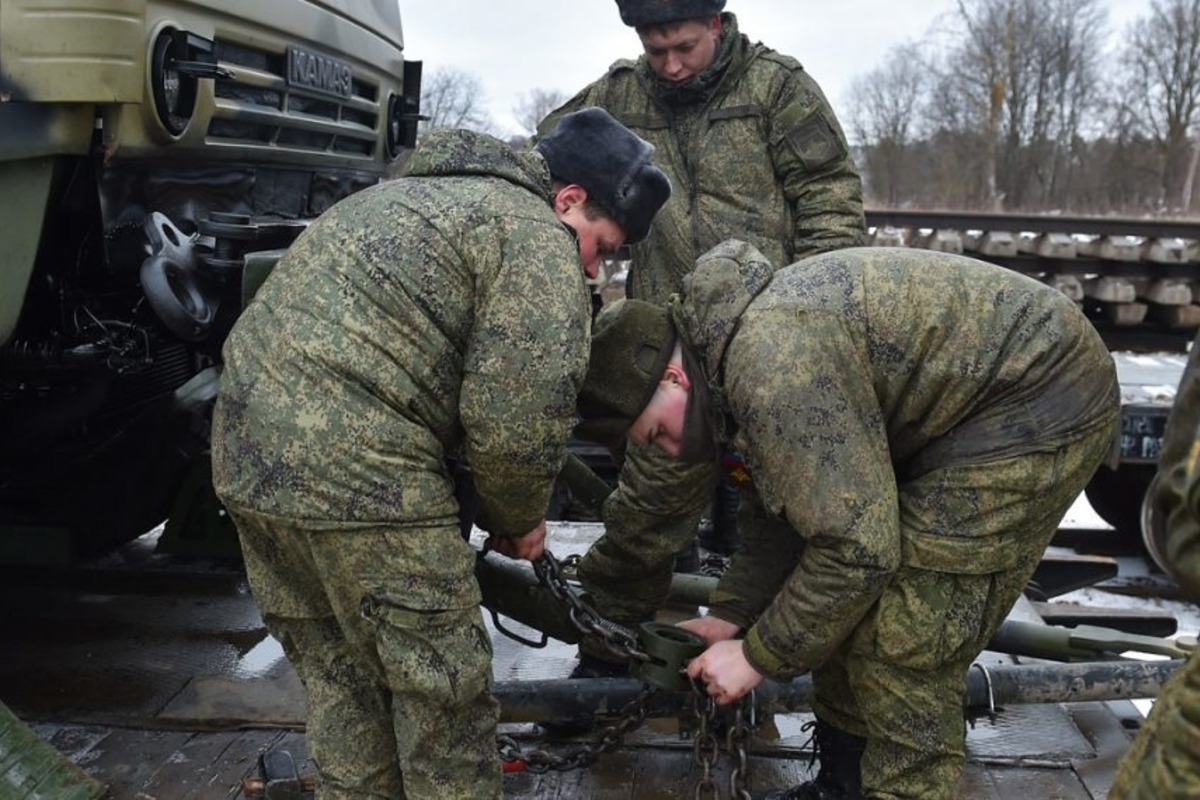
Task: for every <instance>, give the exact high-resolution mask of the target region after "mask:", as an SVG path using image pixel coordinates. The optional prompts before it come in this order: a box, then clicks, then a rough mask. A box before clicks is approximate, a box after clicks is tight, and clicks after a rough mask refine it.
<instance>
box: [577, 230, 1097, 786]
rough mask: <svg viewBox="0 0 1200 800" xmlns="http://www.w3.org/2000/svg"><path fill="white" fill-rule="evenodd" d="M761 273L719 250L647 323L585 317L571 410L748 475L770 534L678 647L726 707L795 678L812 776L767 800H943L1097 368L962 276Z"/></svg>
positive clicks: (869, 265)
mask: <svg viewBox="0 0 1200 800" xmlns="http://www.w3.org/2000/svg"><path fill="white" fill-rule="evenodd" d="M772 269H773V268H772V265H771V264H770V263H768V262H767V261H765V260H764V259H763V258H762V256H761V255H760V254H759V253H758V252H756V251H755V250H754V249H753V248H751V247H749V246H748V245H745V244H744V243H741V242H727V243H724V244H722V245H721V246H719V247H717V248H715V249H714V250H713V251H712V252H710V253H708V254H706V255H705V256H704V257H702V258H701V259H700V260H699V262H698V263H697V265H696V270H695V272H694V273H693V275H692V276H691V277H690V278H689V280H688V281H687V282H686V284H685V288H684V292H683V294H682V295H681V296H680V297H679V298H678V299H675V300H673V301H672V303H671V304H670V305H669V306H668V308H667V309H666V310H664V309H661V308H660V307H658V306H654V305H651V304H648V303H639V302H638V301H636V300H625V301H621V303H620V305H614V306H612V307H610V308H609V309H608V310H606V311H604V312H601V314H600V316H599V317H597V319H596V322H595V325H594V335H593V343H592V360H591V362H590V364H589V365H588V373H587V378H586V379H585V381H584V389H583V393H582V394H581V396H580V409H581V412H582V413H583V414H584V416H585V419H586V420H587V422H586V425H587V427H588V429H589V430H591V431H595V430H596V429H598V428H603V427H608V428H609V429H610V430H611V429H613V428H617V429H621V428H627V429H628V432H629V438H630V440H631V441H633V442H636V443H638V444H642V445H654V446H657V447H658V448H660V449H662V450H663V451H664V452H666V453H667V454H669V455H675V456H683V457H693V456H698V455H700V454H703V453H704V451H705V450H706V449H708V450H710V451H711V443H712V442H713V441H714V440H718V441H720V443H721V444H722V445H724V446H732V448H733V449H734V450H736V452H738V453H741V454H743V456H744V459H745V470H746V471H747V473H748V475H749V476H750V479H751V480H752V482H753V485H754V489H755V491H756V493H757V494H758V496H759V498H760V499H761V500H762V503H763V505H764V507H765V508H766V510H767V512H768V514H769V515H770V519H769V520H765V521H764V522H763V523H761V524H759V525H756V526H754V527H753V528H746V529H744V530H743V536H744V540H743V542H742V546H741V548H740V549H739V550H738V552H737V553H736V554H735V555H734V557H733V561H732V563H731V564H730V567H729V569H728V571H726V573H725V574H724V576H722V578H721V581H720V583H719V584H718V586H717V589H716V591H715V592H714V594H713V597H712V601H711V605H710V611H709V614H708V616H705V617H700V618H698V619H695V620H689V621H687V622H684V623H681V624H682V625H683V626H684V627H686V628H688V629H689V630H691V631H693V632H694V633H696V634H697V635H699V636H701V638H703V639H704V640H705V642H706V643H707V644H708V645H709V647H708V649H707V650H706V651H705V652H704V653H702V654H701V655H700V656H698V657H697V658H695V659H693V660H692V661H691V662H690V663H689V665H688V673H689V675H690V676H691V677H693V678H698V679H700V680H702V681H703V682H704V683H705V684H706V686H707V690H708V693H709V694H710V695H711V696H712V697H714V698H715V699H716V701H717V702H718V703H720V704H727V703H731V702H733V701H735V700H737V699H738V698H740V697H742V696H743V695H745V694H746V693H747V692H749V691H750V690H751V689H753V688H754V687H755V686H757V685H758V684H759V682H761V681H762V680H763V679H764V678H765V677H771V678H776V679H779V680H787V679H791V678H792V677H794V676H796V675H798V674H800V673H803V672H806V671H809V670H812V671H813V684H814V694H813V699H812V707H813V710H814V712H815V713H816V716H817V728H816V742H817V749H818V754H819V756H818V757H819V758H820V762H821V769H820V773H819V775H818V777H817V779H816V781H815V783H808V784H804V785H803V786H800V787H796V788H793V789H790V790H787V791H784V792H781V793H777V794H775V795H774V797H776V798H793V799H798V798H811V799H812V800H816V799H818V798H834V799H835V800H840V799H841V798H858V797H869V798H920V799H921V800H936V798H953V797H955V796H957V786H958V781H959V777H960V776H961V773H962V766H963V758H964V723H963V709H962V697H963V692H964V691H965V688H966V686H965V682H966V679H965V675H966V671H967V669H968V667H969V666H970V664H971V663H972V661H973V660H974V659H975V658H976V656H978V654H979V653H980V651H981V650H982V649H983V648H984V646H985V645H986V644H987V642H988V640H989V639H990V638H991V636H992V634H993V632H994V631H995V630H996V629H997V628H998V627H999V625H1000V623H1001V622H1002V621H1003V620H1004V618H1005V616H1006V615H1007V613H1008V611H1009V609H1010V608H1011V607H1012V604H1013V603H1014V602H1015V601H1016V599H1017V597H1018V596H1019V595H1020V594H1021V591H1022V590H1023V589H1024V587H1025V584H1026V582H1027V581H1028V580H1029V578H1030V576H1031V575H1032V574H1033V571H1034V569H1035V568H1036V567H1037V564H1038V561H1039V560H1040V559H1041V556H1042V553H1043V551H1044V550H1045V547H1046V545H1047V544H1048V543H1049V541H1050V539H1051V537H1052V536H1053V535H1054V532H1055V530H1056V528H1057V527H1058V524H1059V522H1060V521H1061V519H1062V517H1063V514H1064V513H1065V512H1066V511H1067V509H1068V508H1069V507H1070V506H1071V503H1072V502H1074V500H1075V498H1076V497H1077V496H1078V495H1079V492H1080V491H1082V489H1083V487H1084V485H1085V484H1086V483H1087V481H1088V480H1089V478H1091V475H1092V473H1093V472H1094V471H1095V469H1096V467H1097V466H1098V465H1099V464H1100V462H1101V460H1102V458H1103V457H1104V456H1105V455H1106V454H1107V453H1108V451H1109V449H1110V448H1111V446H1112V441H1113V437H1114V436H1115V435H1116V425H1117V422H1118V418H1119V408H1118V389H1117V379H1116V371H1115V369H1114V367H1113V361H1112V358H1111V356H1110V355H1109V353H1108V350H1107V349H1106V348H1105V346H1104V343H1103V341H1101V339H1100V337H1099V335H1098V334H1097V333H1096V330H1095V329H1094V328H1093V327H1092V325H1091V323H1089V322H1088V320H1087V319H1086V318H1085V317H1084V316H1083V314H1082V313H1080V311H1079V310H1078V309H1077V308H1076V307H1075V305H1074V304H1073V303H1072V302H1071V301H1070V300H1069V299H1068V298H1066V297H1064V296H1063V295H1062V293H1061V292H1059V291H1057V290H1055V289H1053V288H1052V287H1049V286H1046V285H1044V284H1041V283H1039V282H1037V281H1035V280H1032V279H1030V278H1027V277H1025V276H1022V275H1019V274H1017V273H1014V272H1011V271H1008V270H1005V269H1003V268H1001V267H997V266H994V265H991V264H985V263H983V262H980V261H975V260H973V259H969V258H964V257H962V256H953V255H947V254H941V253H932V252H921V251H913V250H907V249H904V248H853V249H847V250H840V251H837V252H834V253H824V254H821V255H816V256H811V257H809V258H807V259H803V260H801V261H799V262H797V263H796V264H793V265H791V266H790V267H786V268H784V269H781V270H780V271H779V272H777V273H775V274H774V276H772ZM706 409H708V410H707V411H706ZM605 420H608V423H607V424H606V422H605ZM631 421H632V425H630V422H631ZM581 432H582V430H581ZM735 637H742V638H735Z"/></svg>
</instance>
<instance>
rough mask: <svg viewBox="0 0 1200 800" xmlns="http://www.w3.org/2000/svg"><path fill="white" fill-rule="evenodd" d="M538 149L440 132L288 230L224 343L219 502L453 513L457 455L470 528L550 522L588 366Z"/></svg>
mask: <svg viewBox="0 0 1200 800" xmlns="http://www.w3.org/2000/svg"><path fill="white" fill-rule="evenodd" d="M550 199H551V193H550V177H549V171H548V169H547V168H546V165H545V162H544V161H543V160H542V158H541V156H540V155H538V154H536V153H532V152H527V153H517V152H514V151H513V150H512V149H510V148H509V147H507V146H505V145H504V144H502V143H501V142H499V141H497V140H495V139H493V138H491V137H488V136H483V135H481V134H473V133H469V132H466V131H442V132H438V133H435V134H432V135H430V136H429V137H428V140H427V141H426V142H425V144H423V145H422V146H421V147H420V148H419V149H418V150H417V151H416V152H415V153H414V154H413V155H412V156H411V157H410V159H409V162H408V164H407V165H406V167H405V175H404V177H401V178H399V179H396V180H393V181H388V182H385V183H382V184H379V185H377V186H374V187H371V188H370V189H366V190H364V191H362V192H359V193H358V194H355V195H353V196H351V197H349V198H347V199H346V200H344V201H342V202H341V203H339V204H338V205H337V206H335V207H334V208H332V209H330V210H329V211H328V212H326V213H325V214H324V215H322V216H321V217H320V218H319V219H318V220H317V221H316V222H315V223H314V224H313V225H312V226H310V227H309V228H308V230H307V231H305V233H304V234H302V235H301V236H300V238H299V239H297V240H296V242H295V243H294V244H293V246H292V247H291V248H290V249H289V250H288V252H287V253H286V254H285V256H284V257H283V259H282V260H281V261H280V262H279V264H278V265H277V267H276V268H275V270H274V271H273V272H272V274H271V275H270V277H268V278H267V280H266V282H265V283H264V284H263V286H262V288H261V289H260V290H259V292H258V293H257V295H256V296H255V298H254V300H253V302H252V303H251V304H250V306H249V307H248V308H247V309H246V311H245V313H243V314H242V316H241V318H240V319H239V320H238V322H237V324H236V325H235V327H234V330H233V332H232V333H231V335H230V337H229V339H228V341H227V343H226V345H225V349H224V356H225V372H224V376H223V379H222V385H221V390H220V394H219V397H218V403H217V408H216V411H215V418H214V420H213V470H214V479H215V485H216V487H217V489H218V492H219V494H220V495H221V497H222V499H224V500H226V502H232V503H234V504H237V505H239V506H242V507H246V508H250V509H254V510H257V511H260V512H264V513H269V514H276V515H280V516H285V517H291V518H304V519H314V520H362V521H388V522H398V523H401V524H402V523H404V522H405V521H409V520H411V521H412V522H413V524H430V523H431V522H432V523H434V524H443V523H446V522H447V521H449V522H450V523H453V520H454V515H455V513H456V505H455V503H454V501H453V496H452V489H453V486H452V483H451V480H450V478H449V476H448V473H447V469H446V465H445V459H446V458H447V456H461V457H465V458H466V459H467V460H468V462H469V463H470V464H471V467H472V470H473V472H474V477H475V482H476V488H477V490H478V493H479V495H480V501H481V516H480V525H481V526H483V527H485V528H486V529H488V530H490V531H492V532H494V533H497V534H500V535H520V534H523V533H526V532H527V531H529V530H531V529H532V528H533V527H534V526H535V525H536V524H537V523H538V522H539V521H540V520H541V519H542V517H543V516H544V514H545V511H546V507H547V504H548V500H549V496H550V492H551V489H552V484H553V480H554V478H555V476H556V475H557V473H558V471H559V468H560V467H561V465H562V463H563V461H564V459H565V458H566V443H567V438H568V434H569V430H570V425H571V422H572V417H573V412H574V407H575V396H576V394H577V393H578V389H579V385H580V383H581V382H582V378H583V373H584V369H585V367H586V363H587V355H588V349H587V348H588V339H589V335H590V333H589V331H590V311H589V309H590V305H589V301H588V291H587V288H586V286H585V284H584V280H583V273H582V269H581V266H580V262H579V256H578V248H577V246H576V243H575V240H574V237H573V235H572V233H571V232H570V231H569V229H568V228H566V227H565V226H564V225H562V224H561V223H560V222H559V221H558V219H557V217H556V216H555V214H554V212H553V210H552V208H551V205H550Z"/></svg>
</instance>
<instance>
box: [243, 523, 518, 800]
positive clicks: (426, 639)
mask: <svg viewBox="0 0 1200 800" xmlns="http://www.w3.org/2000/svg"><path fill="white" fill-rule="evenodd" d="M229 511H230V514H231V515H232V517H233V520H234V522H235V523H236V525H237V528H238V532H239V536H240V539H241V543H242V552H243V554H244V556H245V562H246V575H247V578H248V579H249V581H250V586H251V588H252V589H253V590H254V599H255V602H256V603H257V604H258V606H259V609H260V610H261V612H262V616H263V621H264V622H265V624H266V626H267V630H269V631H270V632H271V635H272V636H274V637H275V638H276V639H277V640H278V641H279V642H280V644H281V645H282V647H283V651H284V654H285V655H286V656H287V658H288V661H289V662H290V663H291V664H292V666H293V668H294V669H295V670H296V674H297V676H299V678H300V680H301V682H302V683H303V684H304V687H305V690H306V693H307V696H308V697H307V699H308V716H307V718H306V721H305V738H306V739H307V741H308V749H309V756H310V757H311V758H312V760H313V763H314V765H315V766H316V769H317V773H318V775H319V776H320V786H319V789H318V793H317V798H319V800H361V798H381V799H382V798H389V800H395V799H397V798H409V799H410V800H417V798H425V797H437V798H450V799H451V800H474V798H499V797H500V796H501V791H500V789H501V781H500V762H499V758H498V754H497V749H496V738H495V736H496V723H497V722H498V720H499V717H500V707H499V704H498V703H497V702H496V701H495V699H494V698H493V697H492V695H491V687H492V670H491V656H492V648H491V639H490V637H489V634H488V632H487V629H486V628H485V627H484V624H483V617H482V614H481V612H480V609H479V606H478V599H477V598H475V599H472V598H471V596H470V595H469V593H468V594H467V596H464V597H463V598H462V599H461V600H455V601H445V600H442V599H440V598H441V597H452V596H455V595H456V594H458V593H459V590H460V588H461V587H462V586H464V585H466V586H469V587H471V589H474V588H475V585H474V581H473V580H471V579H470V578H469V577H467V578H464V577H463V573H464V572H466V573H467V574H468V575H469V573H470V570H471V569H472V567H473V565H474V554H473V552H472V551H471V548H470V547H469V546H468V545H467V543H466V542H464V541H463V540H462V538H461V537H460V536H459V534H458V525H457V523H454V524H452V525H445V526H441V527H436V526H433V525H430V526H429V527H426V528H416V527H407V528H406V527H402V526H398V525H392V524H370V523H357V522H340V523H333V522H321V523H314V522H309V521H307V520H295V519H279V518H274V517H271V516H269V515H265V514H258V513H255V512H252V511H246V510H244V509H238V508H236V507H233V506H230V507H229ZM414 584H417V585H420V586H421V587H422V588H421V592H424V591H427V590H429V589H432V590H433V591H434V592H435V593H436V594H435V595H433V596H429V597H423V596H422V595H421V594H419V593H415V592H414V591H413V590H412V586H413V585H414ZM439 596H440V597H439Z"/></svg>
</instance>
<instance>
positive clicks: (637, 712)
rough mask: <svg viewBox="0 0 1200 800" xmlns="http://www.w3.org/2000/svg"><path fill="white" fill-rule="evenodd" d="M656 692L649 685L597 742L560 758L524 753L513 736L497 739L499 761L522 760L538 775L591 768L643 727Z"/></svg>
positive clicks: (540, 752) (544, 752)
mask: <svg viewBox="0 0 1200 800" xmlns="http://www.w3.org/2000/svg"><path fill="white" fill-rule="evenodd" d="M657 691H658V690H657V689H655V688H654V687H653V686H650V685H649V684H647V685H646V686H644V687H643V688H642V691H641V692H639V693H638V696H637V697H635V698H634V699H633V700H630V701H629V702H628V703H626V704H625V707H624V708H622V709H621V712H620V714H619V715H618V718H617V720H616V722H614V723H613V724H611V725H608V726H606V727H605V728H604V729H603V730H601V731H600V735H599V736H597V737H596V740H595V741H593V742H588V743H586V744H582V745H579V746H577V747H575V748H572V749H571V750H568V751H567V752H565V753H563V754H561V755H560V754H558V753H551V752H550V751H548V750H542V749H540V748H535V749H530V750H522V749H521V746H520V745H518V744H517V742H516V740H515V739H513V737H512V736H508V735H500V736H497V737H496V745H497V748H498V749H499V751H500V759H501V760H502V761H504V762H506V763H512V762H514V761H520V762H522V763H524V765H525V770H526V771H527V772H532V773H534V774H539V775H540V774H542V773H544V772H550V771H551V770H553V771H555V772H567V771H569V770H573V769H582V768H584V767H590V766H591V765H592V764H594V763H595V762H596V759H598V758H599V757H600V756H601V755H602V754H604V753H608V752H611V751H613V750H615V749H617V748H618V747H620V746H621V743H622V742H623V741H624V740H625V737H626V736H627V735H629V734H630V733H632V732H633V731H634V730H636V729H637V728H639V727H641V726H642V724H643V723H644V722H645V721H646V717H647V715H648V714H649V713H650V699H651V698H652V697H654V695H655V693H656V692H657Z"/></svg>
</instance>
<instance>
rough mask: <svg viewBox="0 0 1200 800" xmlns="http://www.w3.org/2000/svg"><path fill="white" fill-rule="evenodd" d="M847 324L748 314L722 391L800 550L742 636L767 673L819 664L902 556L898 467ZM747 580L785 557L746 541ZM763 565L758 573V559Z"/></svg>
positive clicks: (826, 317)
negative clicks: (798, 539)
mask: <svg viewBox="0 0 1200 800" xmlns="http://www.w3.org/2000/svg"><path fill="white" fill-rule="evenodd" d="M847 326H848V323H847V321H846V320H845V319H844V318H843V317H842V316H841V315H839V314H835V313H814V312H809V313H808V314H807V315H806V316H805V317H804V318H803V330H802V333H803V335H800V334H801V331H800V330H798V329H797V324H796V316H795V310H794V309H786V308H782V309H776V310H773V311H760V312H756V313H755V314H754V315H753V317H750V318H747V317H743V319H742V327H741V329H740V331H739V333H738V335H737V336H736V337H735V339H734V340H733V342H732V345H731V349H730V352H729V354H728V356H727V361H726V390H727V392H728V394H729V397H730V400H731V403H732V408H733V416H734V418H735V419H736V420H737V423H738V426H739V433H738V439H739V440H740V441H743V442H744V443H745V452H744V454H745V456H746V460H747V464H748V465H749V467H750V471H751V474H752V475H753V476H754V483H755V486H756V488H757V489H758V492H759V496H760V497H761V498H762V501H763V503H764V505H765V507H766V510H767V511H768V512H769V513H771V514H772V515H774V516H776V517H780V518H785V519H786V520H787V522H788V524H790V525H791V527H792V528H793V529H794V531H795V532H796V534H797V535H798V536H801V537H803V538H804V546H803V549H802V551H801V552H800V555H799V559H798V561H796V562H793V563H795V569H793V570H792V572H791V574H790V575H789V576H788V577H787V580H786V581H784V583H783V585H782V587H781V588H780V590H779V592H778V593H777V594H776V595H775V597H774V598H773V599H772V600H771V602H770V605H768V606H767V608H766V610H765V611H764V612H763V613H762V615H761V616H760V617H759V618H758V620H757V621H756V622H755V623H754V625H753V627H751V628H750V630H749V631H748V632H747V635H746V641H745V645H744V648H745V652H746V656H747V658H748V659H749V660H750V662H751V663H752V664H753V665H754V666H755V667H756V668H757V669H759V670H760V671H762V672H763V673H764V674H766V675H770V676H772V677H790V676H793V675H796V674H798V673H800V672H803V671H805V670H807V669H811V668H812V667H814V666H816V665H818V664H821V663H823V662H824V661H825V660H826V659H827V658H828V657H829V655H830V654H831V653H832V652H833V651H834V649H836V648H837V647H838V645H839V644H840V643H841V642H842V641H843V640H844V639H845V638H846V637H847V636H849V634H850V632H851V631H852V630H853V629H854V627H855V626H856V625H857V624H858V622H859V620H861V619H862V616H863V615H864V614H865V613H866V611H867V609H868V608H870V606H871V604H872V603H874V602H875V600H876V598H877V597H878V596H879V593H880V592H881V591H882V589H883V587H884V584H885V582H886V581H887V580H888V579H889V577H890V576H891V575H892V573H894V572H895V570H896V569H897V568H898V566H899V563H900V518H899V510H898V508H899V505H898V500H897V487H896V478H895V473H894V471H893V469H892V464H891V458H890V456H889V451H888V441H887V432H886V428H885V421H884V419H883V414H882V412H881V410H880V408H879V404H878V401H877V399H876V397H875V392H874V389H873V386H872V385H871V382H870V381H869V380H868V379H867V377H866V376H867V375H869V374H870V369H869V365H868V363H867V354H866V353H865V352H863V351H862V349H861V348H859V347H857V346H856V345H855V337H854V336H853V335H852V334H851V332H850V331H849V329H848V327H847ZM738 558H739V559H741V558H747V559H749V560H750V563H748V564H746V565H743V566H742V567H741V568H740V570H741V571H740V574H741V575H743V576H745V577H744V578H743V580H742V581H741V582H740V583H739V584H736V585H734V584H732V582H730V583H731V585H729V586H727V587H726V588H727V589H728V590H729V591H731V592H737V593H738V594H739V595H740V596H743V597H751V596H753V592H754V589H753V588H752V587H749V586H748V584H749V583H750V582H752V581H753V580H756V579H757V578H758V577H759V576H760V575H772V574H774V573H777V572H778V565H776V564H774V563H773V562H774V561H775V560H776V559H777V558H778V553H776V552H771V551H763V550H760V549H755V550H749V549H747V548H745V547H743V549H742V551H741V552H739V554H738ZM755 564H757V565H759V568H758V569H755V568H754V565H755Z"/></svg>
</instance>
